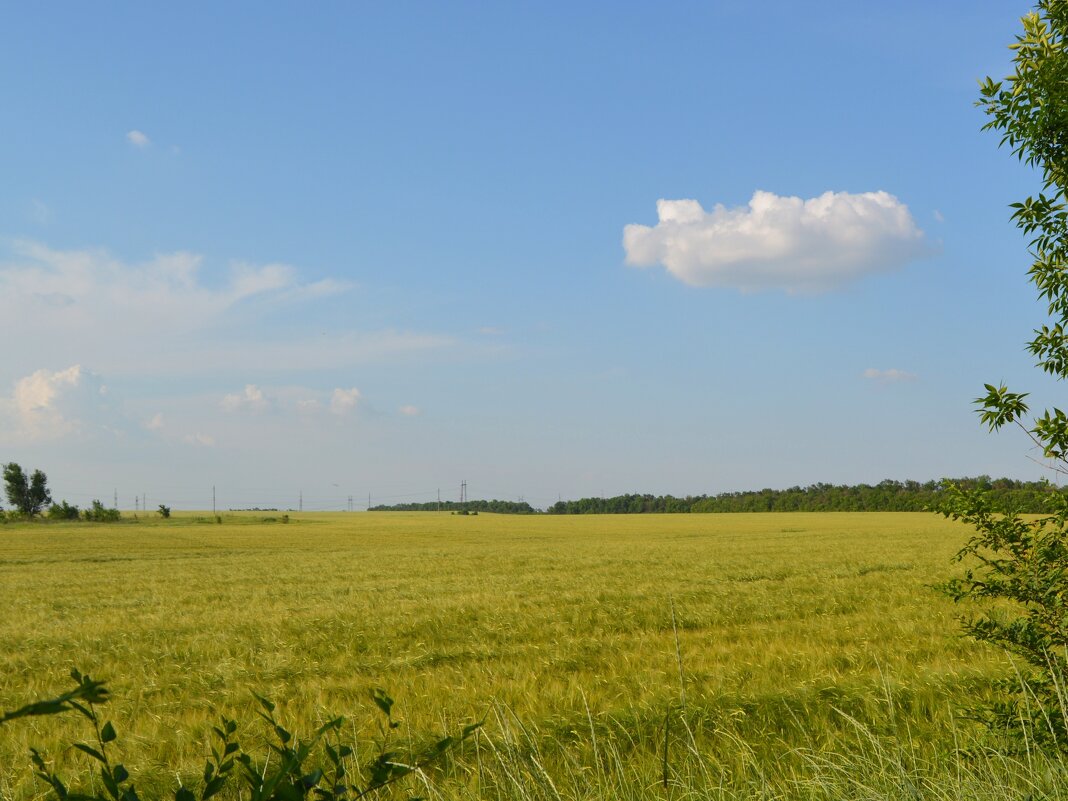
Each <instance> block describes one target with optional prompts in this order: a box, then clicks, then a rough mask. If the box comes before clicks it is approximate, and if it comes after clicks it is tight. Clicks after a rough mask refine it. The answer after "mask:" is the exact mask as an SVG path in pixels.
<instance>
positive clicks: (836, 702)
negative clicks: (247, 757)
mask: <svg viewBox="0 0 1068 801" xmlns="http://www.w3.org/2000/svg"><path fill="white" fill-rule="evenodd" d="M967 534H968V532H967V531H966V530H965V529H963V528H962V527H961V526H959V525H957V524H954V523H951V522H948V521H945V520H943V519H941V518H939V517H937V516H935V515H931V514H907V513H868V514H848V513H829V514H817V513H801V514H770V513H769V514H753V515H711V514H710V515H697V514H693V515H648V516H644V515H643V516H637V515H635V516H575V517H557V516H525V517H524V516H498V515H489V514H482V515H477V516H455V515H447V514H430V513H411V514H401V513H361V514H345V513H332V514H294V515H292V519H291V520H290V521H289V522H288V523H283V522H282V521H281V519H280V518H279V517H277V516H274V517H265V516H264V514H263V513H258V514H256V513H237V514H229V515H225V516H223V522H222V524H216V523H215V521H214V519H212V518H210V517H207V516H203V515H196V514H190V513H186V514H176V515H175V517H173V518H172V519H170V520H166V521H164V520H159V519H142V520H140V521H136V522H134V521H130V520H126V521H123V522H121V523H118V524H111V525H106V524H100V525H96V524H85V523H70V524H34V525H27V524H9V525H5V526H0V609H2V610H4V613H3V614H2V615H0V710H3V709H12V708H14V707H16V706H18V705H20V704H22V703H25V702H26V701H29V700H31V699H33V698H35V697H39V696H46V695H48V694H50V693H54V692H56V691H58V690H62V689H64V688H65V687H66V686H67V683H68V680H67V679H66V675H67V673H68V671H69V670H70V668H71V667H72V666H77V667H78V668H80V669H81V670H82V671H86V672H89V673H90V674H92V675H93V677H94V678H99V679H104V680H106V681H107V683H108V686H109V687H110V689H111V691H112V693H113V696H114V699H113V701H112V703H111V704H109V707H110V708H109V709H108V715H109V717H110V718H111V719H112V720H114V721H115V724H116V727H117V728H118V729H119V732H120V735H121V740H120V746H121V753H122V757H123V759H124V761H125V763H126V765H127V767H129V768H130V769H131V771H132V772H133V773H134V776H135V778H136V779H137V782H138V786H139V787H142V788H148V789H149V790H151V791H153V792H156V793H162V792H163V791H164V790H165V789H166V788H171V787H173V786H175V784H176V781H177V780H179V779H182V778H183V777H191V776H195V775H196V774H197V772H198V770H199V768H200V767H201V766H202V764H203V758H204V754H205V750H206V742H207V739H208V728H209V726H210V725H211V724H212V723H213V722H215V721H216V720H217V719H218V716H219V714H220V713H225V714H227V715H228V716H231V717H235V718H237V719H238V720H240V721H242V726H243V727H245V726H247V730H248V731H249V732H250V736H259V735H258V734H257V732H258V730H257V728H256V725H255V723H254V722H253V718H254V716H253V709H254V700H253V695H252V693H253V692H258V693H261V694H263V695H266V696H269V697H271V698H272V699H274V700H275V701H276V702H277V703H278V704H279V714H280V715H281V716H282V717H283V718H284V719H285V720H286V721H287V725H289V727H290V728H292V729H296V730H309V729H311V728H314V726H316V725H317V724H318V723H319V722H321V721H322V720H324V719H326V716H327V715H328V714H330V713H337V714H345V715H349V716H351V720H352V723H351V725H352V726H353V727H354V729H359V728H360V727H364V726H366V725H368V723H369V721H370V720H371V717H372V712H371V710H370V709H369V704H368V700H367V699H368V694H369V692H370V690H371V689H373V688H375V687H384V688H386V689H388V690H389V692H390V693H391V694H392V695H393V696H394V697H395V698H396V699H397V705H398V710H399V716H400V717H401V718H402V719H403V720H404V726H405V727H406V729H407V730H410V731H415V732H432V731H440V730H442V729H446V728H449V727H452V726H455V725H458V724H461V723H464V722H469V721H472V720H477V719H482V718H486V725H485V727H484V729H483V733H482V734H481V735H480V737H481V738H482V741H483V743H484V746H482V747H484V748H487V749H491V750H494V753H496V755H497V759H498V760H502V759H503V757H502V756H501V753H503V752H502V751H500V749H502V748H505V745H506V744H507V743H512V744H513V745H514V744H515V743H517V742H520V741H522V742H524V743H526V744H527V746H528V748H527V753H528V756H529V754H530V753H533V754H537V755H538V756H537V759H536V760H535V762H536V764H538V765H539V766H540V767H539V769H538V770H541V771H543V772H544V774H545V780H544V781H541V780H538V781H534V780H533V779H532V780H531V782H533V783H532V784H530V787H528V788H527V790H529V792H528V791H527V790H524V791H523V793H521V794H523V795H525V796H526V797H533V796H535V795H538V793H540V792H542V791H541V790H538V788H539V787H541V788H543V785H544V786H546V787H548V786H551V787H552V788H553V791H552V792H549V791H548V790H545V792H546V793H548V796H552V797H591V798H592V797H607V796H608V795H624V794H625V793H624V790H626V789H627V788H630V789H633V790H634V792H635V793H636V795H635V796H634V797H643V795H645V794H652V793H653V789H652V788H654V787H659V785H658V784H657V777H660V776H661V773H662V772H663V769H664V764H663V763H664V761H665V760H664V754H663V753H662V751H663V749H664V745H663V744H664V743H665V742H668V740H669V739H670V742H668V745H670V746H671V747H672V748H674V751H673V752H672V751H671V750H670V749H669V753H668V757H669V760H668V761H669V762H670V764H669V765H668V768H669V769H670V770H671V771H673V775H678V776H682V775H688V776H691V778H692V779H693V780H694V781H700V782H701V783H702V784H701V786H702V787H703V788H705V789H704V791H703V792H702V793H696V791H694V792H692V793H690V794H691V795H694V794H695V793H696V795H700V796H702V797H713V796H714V793H713V790H714V789H716V788H718V790H716V792H719V793H727V794H728V795H726V796H722V797H740V796H731V795H729V793H742V795H745V794H746V793H747V792H748V791H746V790H745V788H746V787H748V788H750V789H751V788H752V787H753V786H754V785H753V782H754V781H755V782H757V783H758V784H760V783H762V782H763V783H764V784H762V785H761V786H763V787H764V788H765V791H766V793H767V794H770V795H771V796H774V794H775V792H780V791H779V790H775V792H772V791H771V790H768V789H767V788H774V787H778V788H783V787H787V785H788V786H789V787H791V788H793V789H792V790H790V791H789V793H794V795H795V796H796V797H824V795H823V793H824V790H825V789H826V788H825V787H824V786H823V785H822V784H820V783H819V782H816V783H815V784H813V783H812V782H813V781H814V780H813V779H812V778H811V777H812V775H813V773H812V771H813V770H814V767H813V766H814V765H815V766H817V767H818V766H819V765H820V764H823V765H824V769H825V772H827V771H829V774H828V775H832V776H833V775H837V773H838V772H840V770H841V769H840V768H839V767H836V766H835V765H834V764H832V763H833V761H834V760H835V759H839V758H845V757H847V758H850V759H852V758H861V757H857V755H866V756H863V759H865V760H868V762H865V764H869V763H870V764H871V765H872V766H875V768H878V767H879V765H882V764H883V763H884V762H885V758H884V757H883V756H878V757H877V756H874V754H876V752H878V753H883V752H882V751H880V750H879V749H883V748H885V747H889V746H886V743H901V742H907V746H908V749H909V751H908V753H910V754H911V755H912V756H911V757H910V759H911V760H912V763H917V762H920V761H922V762H924V764H926V765H929V766H932V767H931V770H933V771H934V772H936V773H937V772H938V771H939V770H942V769H943V768H941V767H939V766H940V764H941V763H940V760H947V761H946V764H947V765H948V764H949V761H951V757H952V755H953V754H954V753H956V751H955V750H954V749H956V748H958V746H959V743H960V742H961V741H963V740H967V741H968V742H973V741H975V740H974V738H977V737H980V735H979V734H978V733H976V732H974V731H973V728H970V727H969V724H967V723H966V722H965V721H963V720H962V714H961V712H960V709H961V707H962V706H966V705H967V704H969V703H973V702H975V701H976V699H981V698H982V697H984V696H985V695H986V694H987V693H988V692H989V686H990V682H991V680H992V679H993V678H995V677H998V676H1004V675H1006V674H1007V673H1008V672H1009V671H1010V667H1009V665H1008V663H1007V661H1006V660H1005V659H1004V658H1003V657H1002V656H1000V655H999V654H997V653H994V652H992V651H990V650H988V649H985V648H982V647H980V646H978V645H975V644H973V643H971V642H969V641H967V640H965V639H962V638H961V636H960V635H959V633H958V632H959V624H958V622H957V617H958V615H960V614H961V612H962V611H964V610H961V609H959V608H955V607H954V605H953V604H952V603H951V602H949V601H948V600H946V599H945V598H943V597H942V596H940V595H939V594H938V593H937V592H936V590H935V589H934V588H933V585H935V584H937V583H938V582H940V581H943V580H945V579H946V578H948V577H949V576H950V575H952V574H953V572H954V571H955V570H957V569H959V568H958V567H957V566H955V565H954V564H953V563H952V557H953V554H954V553H955V552H956V550H957V549H958V548H959V547H960V545H961V544H962V543H963V541H964V540H965V538H966V537H967ZM666 710H675V714H676V715H677V716H678V723H677V726H676V728H677V730H678V731H677V732H676V733H675V734H671V738H665V732H664V728H665V719H666V718H665V715H666ZM669 734H670V732H669ZM79 736H82V733H81V732H80V730H79V729H78V728H77V725H76V722H75V721H73V720H67V719H59V718H35V719H31V720H29V721H28V722H27V721H19V722H17V725H9V726H6V727H4V728H3V729H0V796H2V797H6V798H13V799H22V798H30V797H37V796H40V795H41V794H42V788H41V786H40V785H39V784H35V782H34V780H33V778H32V775H31V772H30V769H29V759H28V756H27V755H28V749H29V748H30V746H31V745H32V746H36V747H38V748H41V749H42V750H44V751H45V752H47V753H48V754H49V755H50V757H52V758H55V759H56V763H57V764H58V765H62V766H65V769H66V770H67V771H68V772H71V773H76V772H77V770H78V768H79V766H81V765H84V764H85V763H84V761H81V760H80V756H81V755H80V754H78V753H76V752H73V753H72V752H71V750H70V749H69V748H65V746H66V744H68V743H69V742H70V741H71V739H72V738H74V737H79ZM676 740H677V741H678V743H679V744H678V745H677V746H675V745H674V743H675V741H676ZM895 747H896V746H895ZM872 749H875V750H872ZM487 753H488V752H487ZM887 753H889V752H887ZM606 754H609V755H611V760H614V762H612V764H614V765H615V767H614V768H612V769H611V770H609V768H607V767H605V766H606V764H608V763H607V762H606V759H608V757H606ZM850 755H852V756H850ZM473 758H474V757H471V759H473ZM479 759H480V760H481V759H482V758H481V757H479ZM694 759H696V762H695V763H694V764H689V766H686V765H684V764H683V763H686V761H687V760H691V762H692V761H693V760H694ZM457 760H458V762H457V764H456V765H455V766H454V767H453V769H452V770H451V772H450V773H449V774H448V775H447V776H443V777H442V781H443V782H445V784H443V785H442V786H443V787H450V788H452V789H451V790H449V791H448V793H451V794H452V795H457V796H460V795H465V794H469V795H471V796H472V797H474V796H479V797H486V796H487V795H489V792H488V789H489V788H490V787H491V786H492V787H494V788H496V789H495V790H494V792H495V794H496V795H495V797H505V796H507V793H505V792H504V791H503V790H502V786H503V783H502V780H501V778H500V777H501V776H508V775H509V774H508V771H504V773H500V774H499V775H498V777H497V779H492V778H487V775H485V773H484V769H485V766H484V764H483V762H482V761H479V768H478V770H477V771H476V770H475V769H474V768H473V767H471V766H472V765H473V764H474V763H473V762H470V759H468V757H467V756H462V757H458V758H457ZM464 760H467V762H465V761H464ZM611 760H610V761H611ZM827 760H830V761H827ZM676 763H677V764H676ZM501 764H505V763H504V762H501ZM910 764H911V763H910ZM695 765H696V766H695ZM828 766H829V767H828ZM884 767H885V766H884ZM913 767H915V765H913ZM875 768H873V770H874V769H875ZM879 769H880V770H882V768H879ZM502 770H504V769H503V768H502ZM821 770H822V769H821ZM945 770H946V771H949V770H950V768H948V767H947V768H945ZM953 770H956V771H957V774H958V775H957V779H956V781H958V783H959V782H960V781H963V780H961V779H960V775H959V765H957V766H956V767H955V768H953ZM512 772H513V773H515V772H516V771H512ZM529 772H530V771H528V773H529ZM816 772H817V773H819V771H818V770H817V771H816ZM1009 772H1010V773H1011V772H1012V771H1009ZM537 773H538V771H533V773H530V775H532V776H533V775H534V774H537ZM876 774H878V771H876ZM517 775H518V774H517ZM523 775H526V774H523ZM873 775H875V774H873ZM879 775H881V774H879ZM946 775H947V776H948V775H949V774H948V773H947V774H946ZM513 778H515V777H513ZM787 780H788V781H787ZM509 781H511V779H509ZM784 781H785V782H787V783H786V784H784V783H783V782H784ZM851 781H852V779H851ZM1013 781H1016V779H1013ZM539 782H541V783H539ZM545 782H548V784H545ZM504 783H507V782H504ZM513 784H514V787H513V789H515V788H518V787H520V785H521V784H523V782H522V781H521V780H520V779H519V778H515V781H514V782H513ZM895 786H896V785H895ZM961 786H963V785H961ZM984 786H985V785H984ZM531 787H532V788H534V789H533V790H530V788H531ZM835 787H839V785H835ZM568 788H570V789H568ZM611 788H615V789H611ZM739 788H742V789H741V790H740V789H739ZM805 788H808V789H805ZM821 788H822V789H821ZM543 789H544V788H543ZM660 791H662V792H665V793H668V794H669V795H670V793H671V792H672V790H671V788H670V787H668V788H666V789H664V788H661V790H658V792H660ZM795 791H796V792H795ZM435 792H438V793H443V792H446V791H445V790H442V789H440V788H439V789H438V790H435ZM762 792H764V791H762ZM781 792H782V793H787V791H786V790H782V791H781ZM827 792H830V791H829V790H828V791H827ZM834 792H839V790H837V789H836V790H835V791H834ZM553 793H555V796H554V795H553ZM806 793H807V794H809V795H806ZM832 794H833V793H832ZM513 795H514V793H513ZM859 795H863V794H862V793H861V794H858V797H859ZM443 797H444V796H443ZM676 797H679V795H678V793H676ZM716 797H720V796H716ZM783 797H785V795H784V796H783ZM880 797H884V796H880ZM946 797H951V794H950V795H947V796H946Z"/></svg>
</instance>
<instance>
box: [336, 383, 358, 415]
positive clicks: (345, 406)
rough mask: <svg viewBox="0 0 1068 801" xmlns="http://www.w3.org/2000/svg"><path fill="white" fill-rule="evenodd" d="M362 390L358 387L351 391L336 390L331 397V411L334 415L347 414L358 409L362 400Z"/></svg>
mask: <svg viewBox="0 0 1068 801" xmlns="http://www.w3.org/2000/svg"><path fill="white" fill-rule="evenodd" d="M361 397H362V396H361V394H360V390H358V389H356V387H352V388H351V389H341V388H338V389H335V390H334V392H333V394H332V395H331V396H330V411H331V412H332V413H333V414H338V415H341V414H347V413H348V412H350V411H352V410H353V409H355V408H356V404H357V403H359V402H360V398H361Z"/></svg>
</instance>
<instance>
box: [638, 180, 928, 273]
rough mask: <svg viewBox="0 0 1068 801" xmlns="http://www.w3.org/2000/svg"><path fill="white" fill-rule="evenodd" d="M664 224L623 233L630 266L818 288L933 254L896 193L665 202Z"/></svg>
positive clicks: (659, 212) (660, 209)
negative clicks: (734, 202) (709, 204)
mask: <svg viewBox="0 0 1068 801" xmlns="http://www.w3.org/2000/svg"><path fill="white" fill-rule="evenodd" d="M656 208H657V215H658V217H659V221H658V222H657V224H656V225H655V226H652V227H650V226H647V225H637V224H633V225H628V226H626V227H625V228H624V229H623V247H624V249H625V250H626V261H627V264H630V265H633V266H635V267H652V266H655V265H657V264H660V265H663V267H665V268H666V269H667V271H668V272H669V273H670V274H671V275H673V276H674V277H675V278H678V279H679V280H680V281H683V282H684V283H686V284H689V285H691V286H718V287H734V288H737V289H741V290H743V291H754V290H761V289H781V290H785V291H787V292H819V291H823V290H827V289H833V288H835V287H837V286H840V285H842V284H845V283H847V282H849V281H852V280H855V279H857V278H859V277H861V276H864V275H867V274H869V273H877V272H885V271H888V270H894V269H897V268H899V267H901V266H902V265H904V264H905V263H906V262H908V261H909V260H911V259H915V258H917V257H920V256H923V255H925V254H926V253H928V252H929V251H930V246H929V245H928V243H927V241H926V238H925V236H924V233H923V231H921V230H920V229H919V227H917V225H916V222H915V220H914V219H913V218H912V214H911V213H910V212H909V209H908V207H907V206H906V205H905V204H904V203H902V202H901V201H899V200H898V199H897V198H896V197H894V196H893V195H891V194H888V193H887V192H863V193H860V194H850V193H849V192H825V193H823V194H822V195H820V196H819V197H814V198H809V199H807V200H806V199H802V198H799V197H783V196H779V195H776V194H774V193H772V192H755V193H754V194H753V197H752V199H751V200H750V201H749V204H748V205H746V206H741V207H737V208H727V207H725V206H723V205H720V204H717V205H716V206H714V207H713V208H712V210H711V211H706V210H705V209H704V208H703V207H702V206H701V204H700V203H698V202H697V201H696V200H659V201H657V204H656Z"/></svg>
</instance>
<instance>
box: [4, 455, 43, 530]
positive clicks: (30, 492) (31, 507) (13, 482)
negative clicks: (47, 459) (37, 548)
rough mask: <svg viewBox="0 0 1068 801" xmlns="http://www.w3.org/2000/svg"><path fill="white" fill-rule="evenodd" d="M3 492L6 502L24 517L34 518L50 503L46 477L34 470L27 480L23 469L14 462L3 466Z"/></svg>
mask: <svg viewBox="0 0 1068 801" xmlns="http://www.w3.org/2000/svg"><path fill="white" fill-rule="evenodd" d="M4 490H5V492H6V494H7V500H8V502H9V503H10V504H11V505H12V506H14V507H15V508H16V509H17V510H18V511H19V513H20V514H22V515H24V516H25V517H34V516H35V515H37V514H39V513H40V512H41V510H42V509H44V508H45V507H46V506H47V505H48V504H50V503H51V502H52V496H51V494H50V493H49V492H48V477H47V476H45V474H44V473H42V472H41V471H40V470H34V471H33V475H31V476H30V477H29V479H27V478H26V473H25V472H24V471H23V469H22V468H21V467H20V466H19V465H17V464H15V463H14V462H9V463H8V464H6V465H4Z"/></svg>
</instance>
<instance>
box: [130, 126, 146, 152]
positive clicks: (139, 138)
mask: <svg viewBox="0 0 1068 801" xmlns="http://www.w3.org/2000/svg"><path fill="white" fill-rule="evenodd" d="M126 141H127V142H129V143H130V144H131V145H133V146H134V147H140V148H145V147H148V146H149V145H150V144H152V140H151V139H149V138H148V136H147V135H145V134H144V133H142V132H141V131H138V130H137V129H136V128H135V129H134V130H132V131H128V132H127V133H126Z"/></svg>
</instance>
